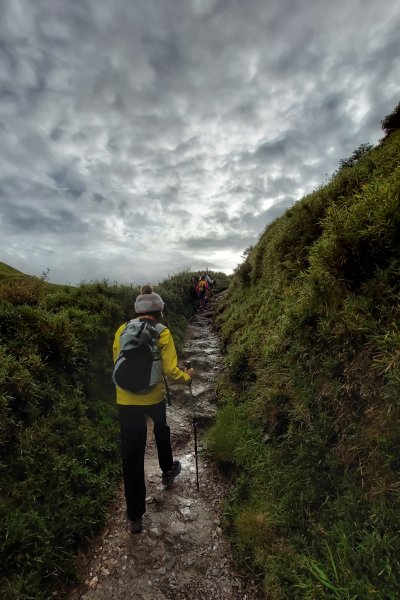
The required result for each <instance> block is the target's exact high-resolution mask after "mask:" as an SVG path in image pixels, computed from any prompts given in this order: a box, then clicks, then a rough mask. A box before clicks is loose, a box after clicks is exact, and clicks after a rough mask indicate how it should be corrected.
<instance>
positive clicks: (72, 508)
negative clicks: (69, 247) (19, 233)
mask: <svg viewBox="0 0 400 600" xmlns="http://www.w3.org/2000/svg"><path fill="white" fill-rule="evenodd" d="M6 267H7V266H6V265H3V267H2V272H3V273H5V272H10V273H13V271H14V270H13V269H11V268H6ZM191 280H192V274H190V273H181V274H180V275H175V276H173V277H171V278H168V279H166V280H165V281H164V282H162V283H161V284H160V285H159V286H158V287H157V291H158V292H159V293H160V294H161V295H162V296H163V298H164V301H165V302H166V310H165V316H166V321H167V323H168V324H169V326H170V328H171V330H172V332H173V335H174V338H175V341H176V345H177V349H178V352H179V349H180V347H181V345H182V342H183V337H184V333H185V329H186V324H187V319H188V318H189V317H190V316H191V314H192V312H193V305H192V299H191V297H190V284H191ZM49 291H51V293H49ZM137 293H138V290H137V289H133V288H131V287H129V286H119V285H110V284H108V283H107V282H98V283H88V284H82V285H80V286H78V287H68V286H57V288H55V287H51V286H49V285H46V283H45V282H42V281H40V279H37V278H36V279H35V278H31V277H23V274H22V275H21V274H19V275H18V277H17V278H16V279H15V280H12V281H10V280H9V279H8V280H7V281H6V282H0V337H1V342H0V479H1V493H0V563H1V567H2V569H1V576H0V597H1V598H2V599H4V600H45V599H48V598H50V597H52V593H53V591H54V590H57V589H58V588H59V587H60V585H61V584H62V583H65V582H68V581H70V580H71V579H72V578H73V577H74V573H75V561H74V557H75V553H76V550H77V548H78V547H79V546H80V545H82V544H83V543H84V542H85V541H86V540H88V539H90V538H91V537H92V536H93V534H94V533H95V532H96V531H97V530H98V529H99V527H100V526H101V524H102V523H103V520H104V517H105V514H106V510H107V506H108V502H109V500H110V499H111V498H112V497H113V495H114V493H115V489H116V479H117V478H118V476H119V474H120V472H119V456H118V451H117V448H118V426H117V422H116V418H115V389H114V386H113V384H112V382H111V371H112V358H111V357H112V352H111V348H112V341H113V336H114V333H115V330H116V329H117V327H118V326H119V325H120V324H121V323H122V322H124V321H126V320H127V319H128V318H130V317H131V316H133V302H134V298H135V297H136V295H137Z"/></svg>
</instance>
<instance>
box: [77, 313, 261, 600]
mask: <svg viewBox="0 0 400 600" xmlns="http://www.w3.org/2000/svg"><path fill="white" fill-rule="evenodd" d="M183 358H184V359H185V360H191V361H192V365H193V367H194V368H195V370H196V378H195V379H194V381H193V396H194V398H195V405H194V409H195V415H196V422H197V434H198V467H199V487H200V489H199V491H197V487H196V463H195V451H194V435H193V406H192V405H191V402H190V398H189V393H188V389H187V387H186V386H178V385H175V386H171V396H172V406H171V407H169V408H168V410H167V419H168V423H169V425H170V427H171V440H172V446H173V450H174V457H175V458H177V459H179V460H180V461H181V463H182V472H181V474H180V475H179V476H178V477H177V478H176V480H175V481H174V483H173V485H172V487H171V488H170V489H165V488H164V487H163V486H162V484H161V472H160V469H159V466H158V461H157V454H156V449H155V444H154V438H153V433H152V428H151V426H150V424H149V431H148V442H147V450H146V458H145V470H146V486H147V498H146V506H147V512H146V514H145V516H144V519H143V525H144V530H143V532H142V533H141V534H139V535H133V534H132V533H131V532H130V530H129V527H128V523H127V519H126V515H125V503H124V496H123V488H122V486H121V488H120V490H119V494H118V498H117V500H116V503H115V506H114V508H113V510H112V511H111V513H110V516H109V519H108V523H107V525H106V527H105V528H104V530H103V531H102V532H101V533H100V534H99V536H98V538H97V539H96V540H95V542H94V543H93V545H92V546H91V548H90V549H89V550H88V551H87V552H86V554H85V555H83V556H82V557H81V584H80V585H79V586H78V587H76V588H75V589H73V590H72V591H71V592H70V593H69V594H68V595H67V600H92V599H93V600H125V599H131V598H132V599H137V600H150V599H157V600H164V599H177V600H180V599H182V600H183V599H185V600H186V599H189V598H190V599H194V600H197V599H199V600H200V599H201V600H211V599H214V598H215V599H217V598H218V599H232V600H236V599H237V600H239V599H240V600H253V599H255V598H260V597H261V596H260V595H259V593H258V592H257V586H256V584H255V582H253V581H250V580H248V579H244V578H243V577H242V576H241V575H240V574H239V573H238V572H237V570H236V569H235V566H234V563H233V560H232V553H231V548H230V545H229V541H228V540H227V538H226V537H225V535H224V533H223V531H222V529H221V525H220V510H221V502H222V500H223V497H224V495H225V492H226V487H227V485H228V484H227V482H226V481H224V480H223V478H222V476H221V475H220V474H219V472H218V470H217V469H216V467H215V466H214V465H213V464H212V463H211V462H210V461H209V460H207V456H206V454H205V452H204V451H203V449H202V436H203V433H204V431H205V428H206V427H207V425H208V424H209V422H210V420H211V419H212V417H213V414H214V413H215V410H216V407H215V404H213V396H214V389H213V386H214V381H215V375H216V372H217V371H218V368H219V367H218V365H219V358H220V357H219V350H218V339H217V337H216V334H215V333H214V332H213V330H212V327H211V313H210V312H207V311H203V312H199V313H198V314H197V315H195V317H194V319H193V321H192V322H191V323H190V324H189V327H188V331H187V337H186V342H185V347H184V353H183Z"/></svg>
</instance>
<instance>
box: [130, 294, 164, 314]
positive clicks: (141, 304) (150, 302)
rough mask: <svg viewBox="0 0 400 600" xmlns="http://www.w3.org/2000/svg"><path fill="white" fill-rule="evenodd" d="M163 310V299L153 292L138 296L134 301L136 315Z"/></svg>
mask: <svg viewBox="0 0 400 600" xmlns="http://www.w3.org/2000/svg"><path fill="white" fill-rule="evenodd" d="M163 308H164V302H163V299H162V298H161V296H159V295H158V294H156V293H155V292H151V293H150V294H140V295H139V296H138V297H137V298H136V300H135V311H136V312H137V314H138V315H139V314H144V313H148V312H160V311H161V310H163Z"/></svg>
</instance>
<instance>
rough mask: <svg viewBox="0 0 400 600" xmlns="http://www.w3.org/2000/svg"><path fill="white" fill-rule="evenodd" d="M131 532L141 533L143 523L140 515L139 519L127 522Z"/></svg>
mask: <svg viewBox="0 0 400 600" xmlns="http://www.w3.org/2000/svg"><path fill="white" fill-rule="evenodd" d="M129 526H130V528H131V532H132V533H141V532H142V531H143V523H142V519H141V517H140V518H139V519H133V521H130V524H129Z"/></svg>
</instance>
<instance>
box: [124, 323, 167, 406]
mask: <svg viewBox="0 0 400 600" xmlns="http://www.w3.org/2000/svg"><path fill="white" fill-rule="evenodd" d="M164 329H166V327H165V326H164V325H161V323H154V322H153V321H151V320H150V319H147V320H145V319H144V320H142V321H141V320H139V319H132V321H129V323H127V324H126V327H125V329H124V330H123V332H122V333H121V337H120V352H119V354H118V358H117V360H116V361H115V365H114V371H113V382H114V383H115V384H116V385H117V386H118V387H120V388H122V389H123V390H127V391H128V392H134V393H135V394H146V393H147V392H148V391H149V390H151V388H152V387H153V386H154V385H156V383H159V382H160V381H162V378H163V374H162V361H161V354H160V350H159V349H158V347H157V340H158V338H159V337H160V334H161V332H162V331H164Z"/></svg>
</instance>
